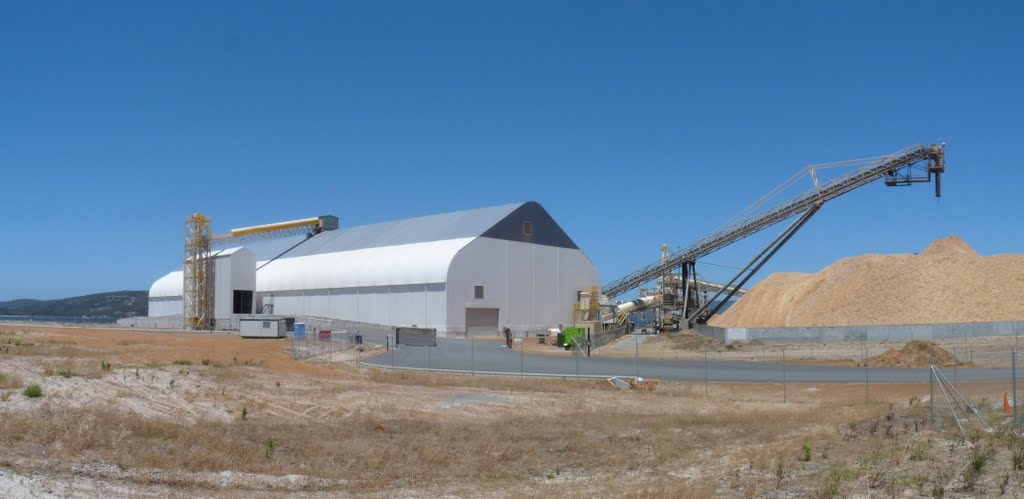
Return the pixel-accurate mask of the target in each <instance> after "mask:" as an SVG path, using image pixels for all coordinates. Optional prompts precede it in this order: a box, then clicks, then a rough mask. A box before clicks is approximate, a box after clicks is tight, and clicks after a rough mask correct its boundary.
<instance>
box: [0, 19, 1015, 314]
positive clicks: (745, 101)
mask: <svg viewBox="0 0 1024 499" xmlns="http://www.w3.org/2000/svg"><path fill="white" fill-rule="evenodd" d="M1022 25H1024V7H1022V6H1021V4H1020V3H1018V2H985V3H980V2H948V3H946V2H911V1H900V2H889V1H886V2H869V1H856V2H819V1H813V2H812V1H807V2H798V1H787V2H711V1H709V2H598V1H576V2H555V1H537V2H532V1H516V2H479V1H457V2H456V1H438V2H419V1H415V2H414V1H406V2H389V1H372V2H369V1H367V2H354V1H352V2H342V1H338V2H257V1H245V2H207V1H203V2H162V3H161V2H70V1H69V2H45V1H44V2H4V3H2V4H0V168H2V170H0V171H2V179H3V185H4V189H3V196H2V197H0V207H2V209H3V212H4V214H3V218H2V220H3V222H2V224H3V233H4V236H3V239H2V240H3V244H0V262H3V263H0V300H5V299H14V298H23V297H29V298H57V297H65V296H72V295H80V294H86V293H92V292H101V291H111V290H119V289H148V287H149V285H150V284H151V283H152V281H153V280H155V279H156V278H158V277H159V276H161V275H163V274H164V273H166V272H167V271H169V270H171V269H172V268H173V267H175V266H176V265H178V264H179V263H178V262H180V259H181V252H182V237H183V223H184V219H185V218H186V217H187V216H188V215H189V214H191V213H193V212H196V211H201V212H204V213H206V214H208V215H210V216H211V217H212V218H213V219H214V223H215V228H216V229H217V230H218V231H225V230H227V229H229V228H231V227H238V226H246V225H253V224H259V223H268V222H274V221H280V220H288V219H293V218H302V217H307V216H315V215H318V214H335V215H338V216H339V218H340V220H341V223H342V225H348V226H352V225H363V224H367V223H373V222H379V221H385V220H391V219H396V218H404V217H411V216H417V215H424V214H431V213H439V212H445V211H453V210H459V209H468V208H475V207H480V206H489V205H495V204H502V203H506V202H514V201H525V200H536V201H538V202H540V203H541V204H542V205H544V206H545V207H546V208H547V209H548V211H549V212H550V213H551V214H552V215H553V216H554V217H555V219H556V220H558V221H559V222H560V223H561V224H562V225H563V227H564V228H565V229H566V231H567V232H568V233H569V234H570V236H572V237H573V239H574V240H575V241H576V243H577V244H578V245H579V246H580V247H581V248H582V249H583V250H584V251H585V252H586V253H587V254H588V256H589V257H590V258H591V260H592V261H593V262H594V263H595V265H596V266H597V268H598V270H599V272H600V273H601V276H602V279H603V280H604V281H605V282H608V281H611V280H613V279H615V278H618V277H620V276H622V275H624V274H626V273H628V272H630V271H632V270H634V269H635V268H637V267H639V266H642V265H645V264H647V263H650V262H652V261H654V260H656V259H657V257H658V248H659V246H660V245H661V244H662V243H667V244H669V245H670V246H672V247H673V248H676V247H680V246H685V245H688V244H689V243H691V242H693V241H694V240H696V239H698V238H700V237H702V236H704V235H705V234H707V233H708V232H709V231H711V230H712V229H714V228H716V227H718V226H719V225H720V224H721V223H722V222H724V221H726V220H727V219H729V218H731V217H732V215H734V214H735V213H736V212H738V211H739V210H740V209H742V208H743V207H745V206H746V205H747V204H749V203H750V202H751V201H753V200H754V199H756V198H758V197H760V195H761V194H763V193H764V192H766V191H768V190H769V189H771V188H772V187H774V186H775V185H777V184H779V183H780V182H782V181H783V180H785V179H786V178H788V177H789V176H790V175H791V174H792V173H793V172H794V171H796V170H797V169H798V168H800V167H801V165H806V164H808V163H820V162H827V161H835V160H843V159H850V158H860V157H865V156H876V155H881V154H887V153H891V152H894V151H896V150H899V149H901V148H903V147H905V146H908V145H911V144H916V143H934V142H938V141H940V140H944V141H946V142H947V143H948V174H947V175H946V177H944V179H943V180H944V182H943V184H944V185H943V187H944V197H943V198H942V199H941V200H939V201H936V200H935V199H934V197H933V196H932V189H931V186H928V185H918V186H913V187H911V188H907V189H891V188H890V189H887V188H885V187H884V186H883V185H882V184H881V183H880V182H879V183H877V184H876V185H872V186H869V187H866V188H863V189H861V190H859V191H856V192H853V193H851V194H848V195H846V196H844V197H843V198H840V199H838V200H836V201H834V202H832V203H829V204H828V205H826V206H825V208H824V209H823V210H822V211H821V212H820V213H819V214H818V215H817V216H816V217H815V219H814V220H812V221H811V222H810V223H809V224H808V226H807V227H806V228H805V229H804V230H803V231H801V233H800V234H798V235H797V236H796V237H795V238H794V239H793V240H792V241H791V242H790V243H789V245H787V247H786V248H784V249H783V250H782V252H780V254H779V255H778V256H777V257H776V258H775V259H774V260H773V261H772V262H771V263H770V264H769V265H768V266H767V267H766V269H765V270H764V271H763V272H762V274H761V276H763V275H767V273H768V272H775V271H807V272H813V271H817V270H819V269H820V268H822V267H824V266H825V265H827V264H828V263H830V262H832V261H834V260H835V259H837V258H841V257H844V256H853V255H859V254H863V253H870V252H876V253H888V252H915V251H919V250H920V249H922V248H923V247H924V246H926V245H927V244H928V243H929V242H930V241H931V240H932V239H935V238H937V237H942V236H945V235H947V234H957V235H959V236H961V237H962V238H964V239H965V240H966V241H967V242H968V243H970V244H971V245H973V246H974V247H975V248H976V249H977V250H979V251H980V252H982V253H984V254H992V253H1008V252H1024V235H1022V234H1021V231H1020V230H1019V227H1020V224H1019V222H1018V220H1019V218H1020V214H1021V213H1022V211H1024V210H1022V209H1021V206H1020V196H1019V194H1018V193H1019V192H1020V190H1021V189H1022V185H1024V182H1022V180H1024V174H1022V172H1021V168H1022V165H1021V163H1022V162H1021V160H1020V153H1019V147H1020V145H1021V143H1022V141H1021V138H1022V135H1024V134H1022V132H1024V125H1022V116H1024V90H1022V89H1024V30H1021V29H1020V26H1022ZM779 229H781V227H780V228H778V229H776V230H773V231H770V232H771V234H763V235H762V236H760V237H756V238H752V239H750V240H748V241H746V242H744V243H742V244H739V245H735V246H733V247H730V248H729V249H727V250H725V251H722V252H720V253H717V254H714V255H711V256H709V257H708V258H707V261H708V262H712V263H719V264H726V265H737V264H742V263H745V261H746V260H747V259H749V258H750V257H751V256H752V255H753V254H754V253H755V252H756V251H757V249H759V245H760V244H763V243H764V242H765V239H766V238H769V237H771V236H772V235H774V233H775V232H777V230H779ZM699 270H703V271H704V272H705V274H706V276H707V277H709V278H715V279H726V278H727V277H728V276H727V275H726V269H722V268H719V267H712V266H704V268H703V269H700V268H699Z"/></svg>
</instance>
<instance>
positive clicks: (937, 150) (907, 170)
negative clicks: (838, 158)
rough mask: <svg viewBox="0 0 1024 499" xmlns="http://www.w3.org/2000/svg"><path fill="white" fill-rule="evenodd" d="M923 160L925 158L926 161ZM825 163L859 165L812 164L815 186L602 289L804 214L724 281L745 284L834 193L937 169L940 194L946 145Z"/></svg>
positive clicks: (928, 175)
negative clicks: (826, 173) (827, 176)
mask: <svg viewBox="0 0 1024 499" xmlns="http://www.w3.org/2000/svg"><path fill="white" fill-rule="evenodd" d="M922 162H925V163H924V164H923V165H922V164H921V163H922ZM826 166H845V167H856V169H855V170H854V171H852V172H851V173H849V174H847V175H844V176H840V177H837V178H834V179H832V180H829V181H827V182H824V183H821V184H819V183H818V182H817V177H816V176H815V170H814V168H813V167H808V170H809V173H810V175H811V176H812V178H814V179H815V181H814V183H815V186H814V188H813V189H810V190H808V191H806V192H803V193H802V194H799V195H797V196H796V197H793V198H791V199H789V200H788V201H785V202H782V203H779V204H776V205H774V206H772V207H770V208H768V209H765V210H761V211H758V212H756V213H755V214H753V215H749V216H744V217H742V218H741V219H740V220H739V221H738V222H735V223H733V224H731V225H727V226H726V227H725V228H723V229H720V230H718V231H716V232H714V233H713V234H711V235H709V236H707V237H705V238H703V239H700V240H699V241H697V242H696V243H694V244H692V245H690V246H689V247H686V248H683V249H681V250H678V251H676V252H675V253H672V254H670V255H669V256H668V258H666V259H663V260H662V261H659V262H657V263H654V264H651V265H648V266H646V267H643V268H641V269H640V270H637V271H636V272H633V273H631V274H629V275H627V276H625V277H622V278H621V279H618V280H615V281H613V282H611V283H609V284H607V285H605V286H604V288H603V289H602V290H601V291H602V294H603V295H605V296H607V297H608V298H614V297H616V296H618V295H621V294H623V293H625V292H627V291H630V290H632V289H636V288H638V287H640V286H641V285H643V284H644V283H646V282H649V281H651V280H653V279H655V278H657V277H658V276H661V275H665V274H667V273H669V272H671V271H672V269H674V268H676V267H681V266H683V265H693V263H694V262H696V261H697V259H699V258H702V257H704V256H706V255H708V254H710V253H712V252H714V251H717V250H719V249H721V248H723V247H725V246H728V245H730V244H732V243H735V242H737V241H739V240H741V239H743V238H745V237H747V236H750V235H752V234H754V233H757V232H759V231H761V230H764V229H766V228H768V227H771V226H773V225H775V224H777V223H779V222H782V221H785V220H786V219H789V218H790V217H793V216H795V215H798V214H802V215H801V217H800V218H799V219H797V220H796V221H795V222H794V223H793V224H792V225H790V227H789V228H787V230H786V231H785V232H784V233H783V234H782V235H780V236H779V238H777V239H776V240H775V242H773V243H772V245H770V246H769V247H767V248H765V250H764V251H762V252H761V254H760V255H758V257H757V258H755V261H752V262H751V264H750V265H748V266H747V268H745V269H744V271H741V273H740V274H737V277H736V278H734V279H733V281H730V282H729V284H726V285H725V286H723V288H730V289H731V288H734V287H742V286H743V284H744V283H746V281H747V280H748V279H749V278H750V277H751V276H752V275H753V272H756V271H757V270H758V269H760V266H761V265H763V264H764V262H765V261H766V260H767V258H770V257H771V256H772V255H774V254H775V251H777V250H778V249H779V247H781V245H782V244H784V243H785V242H786V241H787V240H788V239H789V237H791V236H792V235H793V233H795V232H796V230H798V229H799V228H800V227H801V226H802V225H803V224H804V223H805V222H806V221H807V219H809V218H810V217H811V216H812V215H813V214H814V213H815V212H816V211H817V210H818V209H819V208H821V206H822V204H824V203H825V202H826V201H829V200H831V199H835V198H837V197H839V196H842V195H843V194H846V193H847V192H850V191H852V190H854V189H857V188H858V187H862V186H865V185H867V184H869V183H871V182H874V181H875V180H879V179H884V180H885V184H886V185H887V186H902V185H909V184H912V183H917V182H930V181H931V180H932V175H934V176H935V195H936V197H938V196H941V192H942V191H941V183H940V175H941V174H942V173H943V172H944V171H945V145H944V144H942V145H930V146H922V145H915V146H912V147H908V148H906V149H903V150H902V151H899V152H897V153H895V154H892V155H888V156H882V157H878V158H869V159H864V160H853V161H847V162H843V163H835V164H829V165H819V167H826ZM769 250H770V251H769ZM765 254H767V257H765V258H764V260H762V261H760V263H759V264H758V265H757V267H756V268H754V269H753V271H751V272H750V273H749V274H748V275H747V276H746V278H745V279H743V281H742V282H740V283H739V284H737V285H736V286H733V283H734V282H735V281H736V280H737V278H739V277H740V275H741V274H743V273H744V272H745V271H747V270H749V269H750V268H751V266H753V264H754V263H756V262H757V261H758V260H759V259H761V258H762V257H763V256H764V255H765ZM723 291H725V290H720V291H719V294H721V293H722V292H723ZM734 293H735V290H731V291H729V296H728V297H726V300H728V299H729V298H731V297H732V296H733V294H734ZM717 296H718V295H716V297H717ZM712 301H714V300H712ZM709 303H710V302H709ZM707 306H708V305H707V304H706V305H705V306H704V307H702V308H701V310H699V311H697V312H696V313H694V314H692V315H691V317H695V316H698V315H700V313H702V312H704V309H705V308H706V307H707Z"/></svg>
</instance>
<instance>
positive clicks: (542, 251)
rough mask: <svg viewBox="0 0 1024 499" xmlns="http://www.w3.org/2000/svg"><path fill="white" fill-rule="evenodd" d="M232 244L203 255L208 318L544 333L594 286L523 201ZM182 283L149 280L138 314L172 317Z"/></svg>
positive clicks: (535, 208)
mask: <svg viewBox="0 0 1024 499" xmlns="http://www.w3.org/2000/svg"><path fill="white" fill-rule="evenodd" d="M243 248H244V250H240V249H238V248H232V249H230V250H223V251H220V252H215V269H216V270H215V272H214V276H215V277H214V281H215V286H214V289H215V298H214V317H215V319H218V320H223V319H230V318H232V317H233V316H248V314H250V313H256V314H261V313H262V314H272V315H276V316H293V317H313V318H328V319H341V320H349V321H357V322H365V323H372V324H384V325H392V326H413V325H415V326H418V327H428V328H436V329H437V331H438V333H445V334H448V335H461V334H463V333H468V334H471V335H494V334H497V333H498V332H499V331H500V330H501V329H503V328H506V327H508V328H510V329H512V330H513V331H544V330H547V329H548V328H550V327H557V326H558V325H559V324H571V323H572V319H573V318H572V312H573V305H574V304H576V303H578V300H579V292H580V291H588V290H590V289H591V288H592V287H594V286H600V278H599V277H598V274H597V270H596V269H595V268H594V266H593V264H591V262H590V260H589V259H588V258H587V257H586V255H584V254H583V252H582V251H580V249H579V248H578V247H577V246H576V244H575V243H573V241H572V239H570V238H569V236H568V235H567V234H566V233H565V232H564V231H563V230H562V228H561V227H559V226H558V224H557V223H556V222H555V221H554V220H553V219H552V218H551V216H550V215H549V214H548V213H547V211H545V210H544V208H543V207H541V206H540V205H539V204H537V203H535V202H527V203H517V204H509V205H502V206H495V207H490V208H481V209H476V210H468V211H458V212H453V213H445V214H440V215H430V216H425V217H418V218H410V219H406V220H398V221H393V222H385V223H380V224H373V225H365V226H360V227H350V228H343V229H337V230H325V231H324V232H321V233H319V234H315V235H313V236H311V237H307V236H304V235H299V236H292V237H286V238H280V239H273V240H267V241H254V242H252V243H246V244H244V246H243ZM253 274H254V275H253ZM250 275H252V278H250ZM182 285H183V277H182V272H181V271H180V270H179V271H175V272H171V273H170V274H167V275H166V276H164V277H162V278H160V279H159V280H157V281H156V282H154V283H153V286H152V287H151V288H150V293H149V316H150V317H166V316H179V317H180V316H181V315H182Z"/></svg>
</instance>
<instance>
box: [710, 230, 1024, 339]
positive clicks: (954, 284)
mask: <svg viewBox="0 0 1024 499" xmlns="http://www.w3.org/2000/svg"><path fill="white" fill-rule="evenodd" d="M1020 320H1024V255H1021V254H1006V255H992V256H981V255H978V253H977V252H975V251H974V250H973V249H972V248H971V247H970V246H968V245H967V243H965V242H963V241H962V240H960V238H958V237H956V236H949V237H946V238H942V239H938V240H936V241H934V242H933V243H932V244H931V245H930V246H928V248H927V249H925V250H924V251H923V252H921V253H920V254H917V255H910V254H897V255H877V254H872V255H864V256H859V257H852V258H844V259H841V260H839V261H837V262H835V263H833V264H832V265H829V266H828V267H825V268H824V269H822V270H821V271H820V272H817V273H815V274H804V273H795V272H787V273H777V274H772V275H770V276H768V277H767V278H765V279H764V280H763V281H761V282H760V283H758V284H757V285H756V286H754V287H753V288H751V289H750V292H748V293H747V294H746V296H744V297H743V298H741V299H740V300H739V301H738V302H736V304H735V305H733V306H732V307H730V308H729V310H727V311H726V312H725V313H724V314H722V315H720V316H717V317H714V318H712V320H711V325H713V326H719V327H815V326H881V325H894V324H935V323H958V322H1001V321H1020Z"/></svg>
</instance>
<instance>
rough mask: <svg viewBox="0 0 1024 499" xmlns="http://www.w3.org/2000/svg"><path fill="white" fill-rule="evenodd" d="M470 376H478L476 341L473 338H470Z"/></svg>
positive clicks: (467, 332)
mask: <svg viewBox="0 0 1024 499" xmlns="http://www.w3.org/2000/svg"><path fill="white" fill-rule="evenodd" d="M466 334H469V331H466ZM469 375H470V376H476V339H475V338H472V337H470V338H469Z"/></svg>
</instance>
